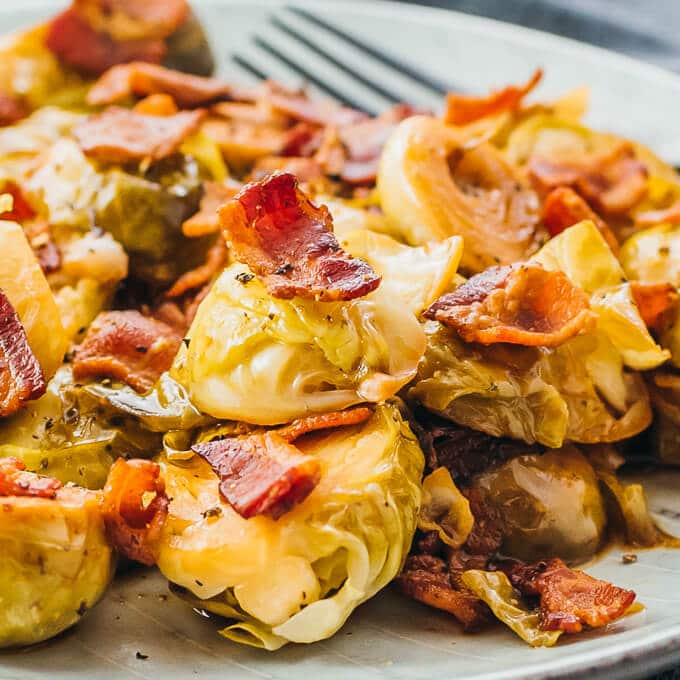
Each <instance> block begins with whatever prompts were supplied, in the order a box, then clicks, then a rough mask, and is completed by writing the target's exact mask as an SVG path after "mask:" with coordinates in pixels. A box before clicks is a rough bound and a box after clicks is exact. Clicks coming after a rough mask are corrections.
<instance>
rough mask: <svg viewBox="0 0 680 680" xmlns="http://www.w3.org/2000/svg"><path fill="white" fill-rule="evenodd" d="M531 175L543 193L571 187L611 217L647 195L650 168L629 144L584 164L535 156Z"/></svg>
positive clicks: (629, 207)
mask: <svg viewBox="0 0 680 680" xmlns="http://www.w3.org/2000/svg"><path fill="white" fill-rule="evenodd" d="M529 174H530V176H531V178H532V180H533V181H534V183H535V184H536V185H537V186H538V188H539V189H540V190H542V191H544V192H547V191H549V190H551V189H554V188H556V187H559V186H570V187H572V188H573V189H574V191H576V192H577V193H579V194H580V195H581V196H583V198H585V199H586V201H588V202H589V203H590V204H591V205H592V206H593V207H594V208H595V209H596V210H598V211H601V212H604V213H606V214H609V215H624V214H626V213H627V212H628V211H629V210H630V209H631V208H632V207H633V206H635V205H636V204H637V203H638V202H639V201H640V200H641V199H642V198H643V197H644V196H645V194H646V192H647V175H648V173H647V168H646V166H645V165H644V164H643V163H641V162H640V161H638V160H637V158H636V157H635V149H633V147H632V146H631V144H629V143H628V142H625V143H623V144H621V145H619V146H617V147H616V148H615V149H613V150H612V151H610V152H609V153H607V154H604V155H602V156H599V157H597V158H592V159H587V158H586V159H584V160H581V161H577V160H570V161H558V160H550V159H545V158H540V157H538V156H532V157H531V158H530V159H529Z"/></svg>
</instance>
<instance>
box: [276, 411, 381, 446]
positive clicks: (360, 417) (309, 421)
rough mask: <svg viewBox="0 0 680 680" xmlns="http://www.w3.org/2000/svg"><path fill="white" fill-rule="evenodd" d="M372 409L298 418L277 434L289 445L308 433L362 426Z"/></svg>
mask: <svg viewBox="0 0 680 680" xmlns="http://www.w3.org/2000/svg"><path fill="white" fill-rule="evenodd" d="M371 414H372V411H371V409H370V408H366V407H365V406H360V407H359V408H352V409H346V410H345V411H332V412H331V413H320V414H316V415H313V416H306V417H305V418H298V419H297V420H294V421H293V422H292V423H290V424H289V425H286V426H285V427H281V428H279V429H278V430H276V434H278V435H279V437H281V438H282V439H285V440H286V441H287V442H289V443H293V442H294V441H295V440H296V439H299V438H300V437H302V435H304V434H307V433H308V432H316V431H317V430H328V429H330V428H335V427H347V426H349V425H360V424H361V423H365V422H366V421H367V420H368V419H369V418H370V417H371Z"/></svg>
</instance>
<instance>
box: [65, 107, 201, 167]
mask: <svg viewBox="0 0 680 680" xmlns="http://www.w3.org/2000/svg"><path fill="white" fill-rule="evenodd" d="M204 114H205V112H204V111H202V110H196V111H182V112H180V113H177V114H175V115H174V116H145V115H142V114H139V113H135V112H134V111H130V110H128V109H123V108H119V107H117V106H112V107H111V108H109V109H107V110H106V111H104V112H103V113H100V114H97V115H94V116H91V117H90V118H89V119H88V120H86V121H84V122H83V123H80V124H79V125H77V126H76V127H75V128H74V130H73V134H74V136H75V138H76V140H77V141H78V143H79V144H80V147H81V148H82V150H83V151H84V152H85V153H86V154H87V155H88V156H92V157H93V158H96V159H97V160H100V161H104V162H108V163H127V162H130V161H141V160H143V159H145V158H150V159H152V160H160V159H161V158H165V157H166V156H170V155H172V154H173V153H175V152H176V151H177V149H178V148H179V146H180V144H181V143H182V142H183V141H184V140H185V139H186V138H187V137H188V136H189V135H190V134H191V133H192V132H194V131H195V130H196V129H197V128H198V126H199V124H200V122H201V120H202V118H203V116H204Z"/></svg>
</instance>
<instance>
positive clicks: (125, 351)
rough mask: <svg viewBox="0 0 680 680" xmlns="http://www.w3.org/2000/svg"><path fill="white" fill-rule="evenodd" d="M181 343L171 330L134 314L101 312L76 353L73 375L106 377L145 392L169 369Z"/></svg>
mask: <svg viewBox="0 0 680 680" xmlns="http://www.w3.org/2000/svg"><path fill="white" fill-rule="evenodd" d="M181 341H182V338H181V336H180V335H179V334H178V333H176V332H175V331H174V330H173V329H172V328H170V326H167V325H166V324H164V323H162V322H161V321H157V320H156V319H152V318H150V317H147V316H142V315H141V314H140V313H139V312H137V311H135V310H126V311H122V312H101V313H100V314H99V316H98V317H97V318H96V319H95V320H94V321H93V322H92V324H91V326H90V328H89V329H88V331H87V334H86V335H85V339H84V340H83V343H82V344H81V345H80V347H78V349H77V351H76V354H75V357H74V359H73V375H74V377H75V378H76V379H81V378H89V377H93V376H107V377H110V378H115V379H116V380H121V381H123V382H124V383H127V384H128V385H130V387H132V388H134V389H135V390H137V391H138V392H146V391H147V390H150V389H151V388H152V387H153V385H154V383H155V382H156V381H157V380H158V378H160V376H161V374H162V373H163V372H164V371H167V370H168V368H170V365H171V364H172V361H173V359H174V358H175V354H177V350H178V348H179V345H180V342H181Z"/></svg>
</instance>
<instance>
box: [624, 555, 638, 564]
mask: <svg viewBox="0 0 680 680" xmlns="http://www.w3.org/2000/svg"><path fill="white" fill-rule="evenodd" d="M637 559H638V558H637V555H636V554H635V553H623V555H621V562H623V563H624V564H635V563H636V562H637Z"/></svg>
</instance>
